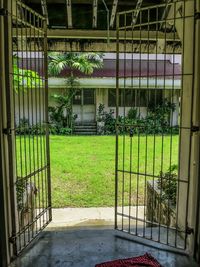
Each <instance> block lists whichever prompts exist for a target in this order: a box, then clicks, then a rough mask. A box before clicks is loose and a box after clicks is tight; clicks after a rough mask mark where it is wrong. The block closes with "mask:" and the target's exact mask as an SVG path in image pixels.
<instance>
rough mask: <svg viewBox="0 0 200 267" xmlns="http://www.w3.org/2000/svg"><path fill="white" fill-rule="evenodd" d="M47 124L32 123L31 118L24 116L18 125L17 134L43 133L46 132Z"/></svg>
mask: <svg viewBox="0 0 200 267" xmlns="http://www.w3.org/2000/svg"><path fill="white" fill-rule="evenodd" d="M45 132H46V130H45V126H44V124H43V123H37V124H33V125H31V124H30V123H29V120H28V119H26V118H22V119H20V121H19V124H18V125H17V126H16V135H41V134H45Z"/></svg>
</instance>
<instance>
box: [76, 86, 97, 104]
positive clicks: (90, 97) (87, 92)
mask: <svg viewBox="0 0 200 267" xmlns="http://www.w3.org/2000/svg"><path fill="white" fill-rule="evenodd" d="M94 103H95V90H94V89H79V90H76V92H75V95H74V96H73V105H94Z"/></svg>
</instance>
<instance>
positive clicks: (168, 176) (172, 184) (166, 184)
mask: <svg viewBox="0 0 200 267" xmlns="http://www.w3.org/2000/svg"><path fill="white" fill-rule="evenodd" d="M177 171H178V166H177V165H172V166H171V167H170V168H169V169H168V171H167V172H166V173H163V172H160V178H159V179H158V188H159V189H160V190H161V192H162V196H161V197H162V198H163V199H165V200H169V201H170V203H171V204H172V205H176V197H177V196H176V195H177V179H178V175H177Z"/></svg>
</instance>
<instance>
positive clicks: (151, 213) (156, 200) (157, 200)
mask: <svg viewBox="0 0 200 267" xmlns="http://www.w3.org/2000/svg"><path fill="white" fill-rule="evenodd" d="M160 194H161V191H160V189H159V188H158V184H157V181H154V183H153V181H148V182H147V203H146V206H147V208H146V211H147V212H146V219H147V221H149V225H151V226H152V224H153V223H160V224H162V225H166V226H170V227H175V226H176V207H175V206H173V205H171V204H170V203H168V200H165V199H162V196H161V195H160ZM155 226H156V225H155Z"/></svg>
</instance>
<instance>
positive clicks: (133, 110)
mask: <svg viewBox="0 0 200 267" xmlns="http://www.w3.org/2000/svg"><path fill="white" fill-rule="evenodd" d="M127 118H128V119H130V120H136V119H137V118H138V111H137V109H136V108H130V109H129V111H128V113H127Z"/></svg>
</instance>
